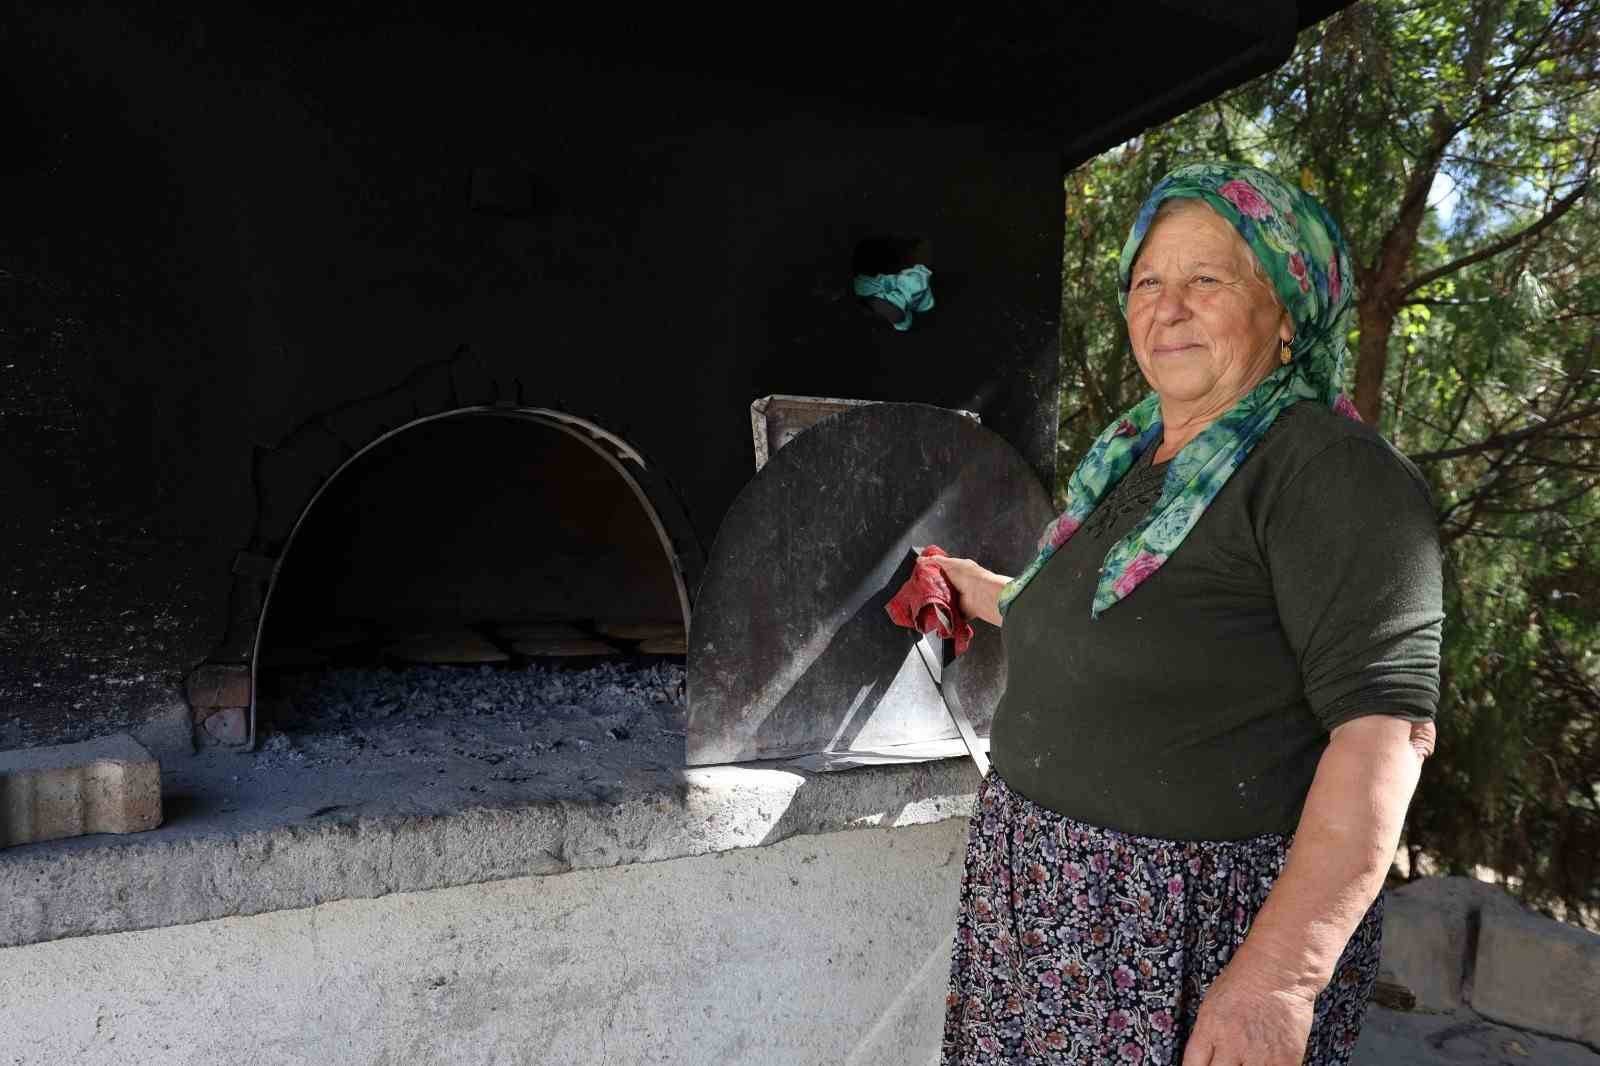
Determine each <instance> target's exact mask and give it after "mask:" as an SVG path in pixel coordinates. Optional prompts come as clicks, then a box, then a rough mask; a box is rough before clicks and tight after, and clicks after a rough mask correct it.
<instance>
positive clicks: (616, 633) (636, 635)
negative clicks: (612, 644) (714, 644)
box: [595, 622, 688, 640]
mask: <svg viewBox="0 0 1600 1066" xmlns="http://www.w3.org/2000/svg"><path fill="white" fill-rule="evenodd" d="M595 628H597V629H599V630H600V632H602V633H604V634H605V635H606V636H608V637H616V638H617V639H618V640H656V639H659V638H661V637H677V638H678V639H679V640H687V639H688V638H686V637H685V636H684V634H683V623H682V622H601V623H600V624H599V625H598V626H596V627H595Z"/></svg>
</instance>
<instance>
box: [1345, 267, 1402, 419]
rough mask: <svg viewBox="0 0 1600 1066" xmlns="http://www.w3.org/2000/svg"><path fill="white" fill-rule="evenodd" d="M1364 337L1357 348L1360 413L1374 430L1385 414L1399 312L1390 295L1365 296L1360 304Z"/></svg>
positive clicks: (1356, 398) (1357, 316) (1362, 336)
mask: <svg viewBox="0 0 1600 1066" xmlns="http://www.w3.org/2000/svg"><path fill="white" fill-rule="evenodd" d="M1356 318H1357V321H1358V322H1359V323H1360V326H1361V338H1360V340H1359V341H1358V342H1357V345H1356V395H1355V404H1356V410H1357V411H1358V412H1360V414H1361V420H1362V421H1363V422H1365V423H1366V424H1367V425H1369V426H1372V427H1373V428H1374V429H1376V428H1377V426H1378V419H1379V418H1381V417H1382V415H1383V377H1384V373H1385V372H1386V371H1387V370H1388V368H1389V334H1390V332H1391V331H1392V330H1393V329H1394V319H1395V309H1394V307H1393V306H1392V303H1391V300H1390V294H1389V293H1387V292H1375V293H1372V294H1370V295H1363V296H1362V297H1361V299H1360V301H1359V302H1358V303H1357V304H1356Z"/></svg>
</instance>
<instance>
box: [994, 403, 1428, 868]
mask: <svg viewBox="0 0 1600 1066" xmlns="http://www.w3.org/2000/svg"><path fill="white" fill-rule="evenodd" d="M1153 452H1154V449H1151V451H1150V452H1147V453H1146V454H1145V456H1144V457H1142V458H1141V460H1140V462H1139V463H1138V464H1136V465H1135V467H1134V469H1133V470H1131V471H1130V472H1129V473H1128V474H1127V476H1125V477H1124V478H1123V479H1122V481H1121V482H1120V483H1119V484H1118V485H1117V486H1116V487H1115V488H1114V489H1113V491H1112V492H1111V493H1110V494H1108V495H1107V497H1106V498H1105V499H1104V500H1103V501H1102V502H1101V504H1100V506H1099V507H1098V508H1097V509H1096V510H1095V512H1094V514H1093V515H1091V516H1090V517H1089V519H1088V521H1086V522H1085V523H1084V525H1083V527H1082V528H1081V529H1080V530H1079V531H1078V533H1077V534H1076V535H1075V536H1073V537H1072V538H1071V539H1070V540H1069V541H1068V542H1067V543H1066V544H1065V545H1063V546H1062V548H1061V550H1060V551H1058V552H1057V553H1056V554H1055V555H1054V556H1053V557H1052V558H1051V559H1050V561H1049V562H1048V563H1046V564H1045V566H1044V568H1043V569H1042V570H1040V572H1039V573H1038V574H1037V575H1036V576H1035V577H1034V579H1033V580H1032V581H1031V582H1030V583H1029V584H1028V587H1027V588H1026V589H1024V590H1023V591H1022V593H1021V595H1019V596H1018V597H1017V598H1016V600H1015V601H1014V602H1013V603H1012V605H1011V607H1010V609H1009V610H1008V611H1007V613H1006V617H1005V625H1004V627H1003V630H1002V632H1003V634H1004V639H1005V648H1006V662H1007V684H1006V691H1005V695H1004V697H1003V698H1002V699H1001V701H1000V706H999V708H998V709H997V710H996V712H995V719H994V726H993V731H992V759H993V762H994V766H995V769H996V770H998V771H999V772H1000V774H1001V775H1002V776H1003V777H1004V778H1005V779H1006V782H1007V783H1008V784H1009V785H1010V786H1011V787H1012V788H1014V789H1015V790H1016V791H1018V792H1020V793H1022V794H1023V795H1025V796H1027V797H1028V798H1030V799H1033V800H1035V801H1037V802H1039V803H1041V804H1043V805H1045V806H1046V807H1049V808H1051V809H1053V810H1055V811H1058V812H1060V813H1062V814H1065V815H1067V816H1068V817H1071V818H1075V819H1077V820H1079V821H1083V822H1088V823H1091V824H1094V825H1099V826H1104V827H1107V828H1111V829H1118V830H1122V831H1123V832H1128V833H1137V834H1142V835H1146V836H1155V837H1164V838H1167V839H1175V840H1236V839H1240V838H1243V837H1248V836H1255V835H1258V834H1261V833H1292V832H1293V831H1294V829H1295V824H1296V822H1297V821H1298V820H1299V816H1300V809H1301V806H1302V805H1303V803H1304V801H1305V796H1306V792H1307V791H1308V790H1309V788H1310V787H1311V779H1312V775H1313V774H1314V773H1315V771H1316V765H1317V760H1318V758H1319V757H1320V756H1321V754H1322V751H1323V749H1324V748H1325V747H1326V746H1327V736H1328V731H1329V730H1331V729H1332V728H1333V727H1334V726H1337V725H1339V724H1340V723H1343V722H1346V721H1349V720H1350V719H1352V718H1356V717H1359V716H1361V715H1367V714H1390V715H1398V716H1400V717H1403V718H1408V719H1412V720H1421V719H1425V718H1428V717H1430V716H1432V715H1433V714H1434V712H1435V710H1436V709H1437V706H1438V699H1439V638H1440V629H1441V626H1442V623H1443V618H1444V614H1443V610H1442V607H1441V602H1442V599H1441V597H1442V588H1441V585H1442V579H1441V570H1440V565H1441V556H1440V550H1439V540H1438V528H1437V524H1436V519H1435V516H1434V509H1433V505H1432V501H1431V499H1430V497H1429V493H1428V489H1427V486H1426V484H1425V483H1424V482H1423V480H1422V478H1421V475H1420V474H1419V473H1418V472H1417V470H1416V468H1415V467H1414V466H1413V465H1412V464H1411V463H1410V461H1408V460H1407V459H1406V458H1405V457H1404V456H1402V455H1401V454H1400V453H1399V452H1397V451H1395V449H1394V448H1393V447H1392V446H1391V445H1389V443H1388V442H1387V441H1385V440H1384V439H1383V438H1382V437H1381V436H1379V435H1378V434H1377V433H1375V432H1374V431H1373V430H1371V429H1369V428H1368V427H1366V426H1363V425H1361V424H1360V423H1357V422H1354V421H1351V420H1349V419H1346V418H1344V417H1343V416H1340V415H1337V414H1335V413H1333V412H1332V411H1330V410H1328V409H1327V408H1325V407H1322V406H1320V405H1317V404H1312V403H1300V404H1296V405H1295V406H1293V407H1291V408H1289V409H1288V410H1286V411H1284V412H1283V413H1282V414H1281V415H1279V416H1278V419H1277V421H1276V422H1274V423H1273V426H1272V428H1271V429H1270V430H1268V432H1267V433H1266V435H1265V436H1263V437H1262V439H1261V440H1260V442H1258V443H1257V445H1256V447H1255V448H1254V449H1252V451H1251V452H1250V454H1249V455H1248V456H1247V457H1246V459H1245V461H1244V463H1243V464H1242V465H1241V466H1240V467H1239V469H1238V470H1237V471H1235V472H1234V475H1233V476H1232V477H1231V478H1230V479H1229V480H1228V482H1227V484H1226V485H1224V486H1223V488H1222V491H1221V492H1220V493H1218V495H1217V497H1216V499H1215V500H1213V501H1212V503H1211V506H1210V507H1208V508H1207V509H1206V512H1205V514H1204V515H1203V516H1202V517H1201V519H1200V521H1199V522H1198V523H1197V524H1196V525H1195V527H1194V529H1193V530H1191V531H1190V533H1189V535H1188V537H1187V538H1186V539H1185V540H1184V542H1183V544H1182V545H1180V546H1179V548H1178V550H1177V551H1176V552H1174V553H1173V555H1172V557H1171V558H1170V559H1168V560H1167V562H1166V563H1165V564H1164V565H1163V566H1162V568H1161V569H1160V570H1159V571H1157V572H1156V573H1155V574H1153V575H1152V576H1151V577H1149V578H1148V579H1146V580H1145V582H1144V583H1143V584H1142V585H1140V586H1139V587H1138V588H1136V589H1134V591H1133V592H1132V593H1131V594H1130V595H1128V596H1127V597H1126V598H1125V599H1123V600H1122V601H1121V602H1120V603H1117V604H1115V605H1113V606H1112V607H1110V608H1109V609H1107V610H1106V611H1104V612H1102V613H1101V615H1100V617H1099V619H1097V620H1094V621H1091V620H1090V618H1089V604H1090V601H1091V600H1092V599H1093V596H1094V588H1095V582H1096V580H1097V578H1098V574H1099V570H1100V567H1101V565H1102V562H1103V560H1104V557H1105V553H1106V551H1107V550H1108V549H1109V548H1110V547H1111V545H1112V544H1114V543H1115V542H1116V540H1117V538H1119V537H1121V536H1122V535H1123V534H1124V533H1126V532H1127V531H1128V529H1129V528H1131V527H1132V526H1133V525H1134V524H1135V523H1136V522H1137V521H1138V519H1139V517H1140V516H1141V515H1143V514H1145V513H1146V512H1147V511H1148V510H1149V508H1150V506H1151V504H1152V503H1153V502H1154V501H1155V498H1156V496H1157V494H1158V493H1159V492H1160V488H1161V479H1162V478H1163V477H1164V476H1165V473H1166V469H1167V464H1165V463H1163V464H1161V465H1159V466H1154V465H1152V464H1151V462H1150V459H1151V456H1152V454H1153Z"/></svg>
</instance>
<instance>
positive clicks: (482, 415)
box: [252, 409, 689, 781]
mask: <svg viewBox="0 0 1600 1066" xmlns="http://www.w3.org/2000/svg"><path fill="white" fill-rule="evenodd" d="M634 462H635V459H634V458H633V457H632V453H631V449H630V448H629V447H628V446H627V445H626V444H625V443H624V442H622V441H620V440H618V439H617V438H615V437H612V436H610V435H609V434H606V433H605V432H604V431H603V430H601V429H600V428H599V427H596V426H592V425H590V424H587V423H581V422H578V421H577V420H575V419H571V418H567V417H565V416H561V415H557V414H555V413H553V412H538V411H534V410H529V409H521V410H484V409H477V410H471V411H461V412H453V413H450V414H447V415H444V416H437V417H434V418H430V419H425V420H420V421H418V422H417V423H414V424H412V425H410V426H408V427H405V428H403V429H402V430H399V431H396V432H392V433H390V434H388V435H387V436H385V437H384V438H382V439H380V440H379V441H377V442H375V443H374V444H373V445H371V446H369V447H368V448H366V449H364V450H362V451H361V452H360V453H359V454H358V455H356V456H355V457H354V458H352V459H351V460H350V461H349V462H348V463H346V464H345V465H344V466H343V467H341V468H340V469H339V471H338V472H337V473H336V474H335V475H334V476H333V477H331V478H330V479H329V480H328V481H327V482H326V483H325V484H324V486H323V488H322V489H321V490H320V491H319V492H318V493H317V494H316V496H315V497H314V498H313V500H312V501H311V502H310V503H309V504H308V505H307V507H306V508H305V511H304V512H303V513H302V515H301V517H300V519H299V521H298V523H297V524H296V526H295V528H294V530H293V533H292V534H291V536H290V538H289V541H288V544H287V545H286V548H285V551H284V553H283V556H282V559H281V562H280V563H279V565H278V566H277V569H276V573H275V574H274V577H273V581H272V585H271V588H270V590H269V591H268V594H267V599H266V605H265V609H264V611H263V613H262V618H261V626H260V630H259V636H258V639H257V641H256V644H255V658H254V668H253V672H252V673H253V694H254V703H253V713H252V723H253V726H254V734H255V740H256V744H257V746H258V748H259V749H260V750H261V751H262V752H263V753H264V754H267V755H268V756H269V757H270V756H274V755H276V756H278V757H289V756H293V757H294V758H297V759H304V758H317V759H322V760H323V761H325V762H326V761H328V760H330V759H337V758H339V757H341V755H342V754H347V755H348V756H350V757H352V758H353V757H355V756H356V755H357V754H360V753H366V754H367V755H368V756H370V754H371V749H373V748H375V747H382V748H384V749H385V750H384V751H383V752H382V754H384V755H388V754H390V751H391V750H392V751H393V754H395V755H398V756H404V757H406V758H407V759H408V760H409V761H411V762H416V763H419V764H426V765H423V766H422V767H421V768H423V769H427V768H429V767H431V768H432V769H433V770H434V771H435V772H437V773H441V774H443V773H448V769H449V765H450V763H451V762H452V761H453V760H456V759H460V758H471V759H478V760H487V761H489V762H493V763H501V762H503V763H504V764H505V767H506V770H505V774H506V775H510V777H509V779H510V780H512V781H515V780H521V779H523V778H518V777H516V776H515V775H516V774H517V773H518V772H523V771H525V772H526V773H527V779H534V780H537V779H539V775H541V774H543V775H544V776H545V777H546V778H549V776H550V771H549V770H548V768H546V769H543V770H541V769H540V768H539V766H538V765H535V764H538V763H539V762H540V761H541V758H543V760H544V762H546V763H548V762H549V760H550V758H551V757H552V753H553V752H554V753H559V751H560V749H562V748H563V745H565V748H566V751H567V752H568V753H588V752H590V750H591V749H593V748H595V747H596V746H599V747H601V748H606V749H608V750H607V752H606V753H605V754H608V756H609V757H610V764H609V769H610V770H611V771H614V772H613V773H612V774H611V776H613V777H619V778H620V777H625V776H627V774H626V769H627V766H626V765H625V764H628V763H629V752H628V751H627V750H624V749H625V748H626V747H627V745H626V744H624V743H622V742H630V741H644V742H646V743H647V744H648V745H649V748H650V750H649V751H647V752H643V753H642V754H641V753H640V752H639V751H637V750H636V751H634V752H633V754H634V755H639V757H640V758H644V759H645V760H646V761H648V762H655V761H664V762H667V763H675V764H676V765H677V766H681V765H682V760H681V751H682V748H681V745H682V728H683V727H682V718H683V678H684V658H685V655H686V652H687V628H688V613H689V605H688V600H687V594H686V589H685V585H684V580H683V577H682V575H681V574H680V573H679V571H678V569H677V567H676V565H675V560H674V556H673V554H672V553H671V543H670V540H669V539H668V537H667V534H666V531H665V529H664V527H663V526H662V523H661V521H660V518H659V516H658V515H657V513H656V511H655V509H654V508H653V507H652V506H651V503H650V500H649V499H648V497H647V495H646V493H645V492H644V491H643V490H642V489H641V487H640V484H639V482H638V481H637V480H636V479H635V478H634V477H633V476H631V475H630V473H629V467H630V466H631V465H634ZM663 745H666V746H667V747H669V748H670V747H672V746H673V745H676V748H677V751H676V754H675V755H674V754H672V753H670V752H667V753H663V752H662V751H661V750H660V749H661V748H662V746H663ZM634 747H635V748H637V745H634ZM346 749H348V752H346ZM611 749H614V750H611ZM556 757H557V758H559V754H557V756H556ZM619 760H620V761H619ZM578 761H583V759H580V760H578ZM602 769H605V768H604V767H603V768H602ZM497 776H499V775H497Z"/></svg>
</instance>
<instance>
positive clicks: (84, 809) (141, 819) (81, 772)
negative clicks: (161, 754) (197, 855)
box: [0, 733, 161, 847]
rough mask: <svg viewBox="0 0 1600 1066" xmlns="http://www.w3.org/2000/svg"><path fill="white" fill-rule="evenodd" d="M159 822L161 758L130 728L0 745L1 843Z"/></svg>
mask: <svg viewBox="0 0 1600 1066" xmlns="http://www.w3.org/2000/svg"><path fill="white" fill-rule="evenodd" d="M160 824H161V767H160V764H159V763H158V762H157V761H156V759H155V757H154V756H152V755H151V754H150V753H149V752H148V751H146V750H145V749H144V747H143V746H142V745H140V743H139V742H138V741H136V740H134V739H133V738H132V737H131V736H128V735H127V734H126V733H118V734H115V735H113V736H109V737H100V738H98V739H96V740H88V741H84V742H83V743H81V744H59V745H57V746H55V747H51V748H23V749H20V750H17V751H6V752H0V847H11V846H13V845H17V844H32V843H37V842H40V841H46V840H60V839H62V838H64V837H75V836H83V835H84V834H87V833H140V832H144V831H145V830H148V829H154V828H155V827H156V826H158V825H160Z"/></svg>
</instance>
